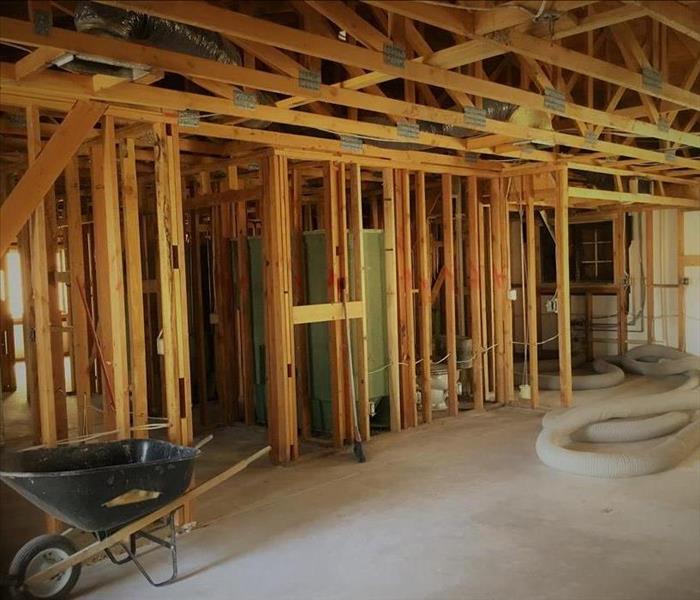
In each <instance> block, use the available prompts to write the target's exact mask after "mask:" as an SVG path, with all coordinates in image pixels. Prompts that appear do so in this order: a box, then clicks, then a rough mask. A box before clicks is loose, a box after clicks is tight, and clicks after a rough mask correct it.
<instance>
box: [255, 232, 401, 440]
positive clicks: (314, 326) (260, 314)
mask: <svg viewBox="0 0 700 600" xmlns="http://www.w3.org/2000/svg"><path fill="white" fill-rule="evenodd" d="M363 239H364V246H365V294H366V303H367V364H368V371H369V372H370V373H372V374H371V375H370V376H369V397H370V399H372V400H374V401H375V404H376V405H377V416H376V417H375V418H374V419H373V421H372V422H373V424H374V425H377V426H380V427H388V411H387V408H388V402H386V401H380V399H382V398H385V397H386V396H387V395H388V394H389V381H388V370H387V369H386V368H385V367H386V365H387V364H388V362H389V357H388V353H387V344H386V339H387V335H386V296H385V291H386V285H385V274H384V232H383V231H382V230H376V229H365V230H363ZM248 248H249V254H250V295H251V311H252V319H253V347H254V352H255V357H254V358H255V417H256V421H257V422H258V423H262V424H264V423H265V422H266V418H267V411H266V399H265V377H266V374H265V316H264V296H263V273H262V265H263V258H262V243H261V240H260V238H249V239H248ZM350 249H351V250H352V237H351V236H350ZM350 256H351V257H352V252H351V254H350ZM304 264H305V269H306V273H305V275H306V283H307V302H308V304H322V303H325V302H328V293H327V289H326V285H327V279H326V278H327V268H326V265H327V262H326V239H325V233H324V232H323V231H310V232H306V233H304ZM351 268H352V261H351ZM307 331H308V339H309V344H308V352H309V361H308V365H309V391H310V395H311V422H312V429H313V431H314V432H316V433H329V432H330V430H331V424H332V414H331V410H332V408H331V407H332V403H331V384H330V369H329V347H328V323H311V324H309V325H307ZM353 354H354V352H353ZM373 371H374V372H373Z"/></svg>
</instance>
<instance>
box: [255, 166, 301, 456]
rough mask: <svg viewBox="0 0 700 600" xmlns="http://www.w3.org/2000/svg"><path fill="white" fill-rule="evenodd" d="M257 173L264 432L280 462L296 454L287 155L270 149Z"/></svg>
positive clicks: (297, 449)
mask: <svg viewBox="0 0 700 600" xmlns="http://www.w3.org/2000/svg"><path fill="white" fill-rule="evenodd" d="M262 176H263V185H264V186H265V198H266V201H265V202H263V203H262V211H263V212H262V218H263V230H262V232H263V257H264V266H263V275H264V288H265V356H266V361H265V366H266V370H267V402H268V411H267V414H268V436H269V439H270V445H271V446H272V453H271V454H272V459H273V460H274V461H275V462H279V463H285V462H289V461H290V460H293V459H295V458H296V457H297V455H298V453H299V447H298V437H297V419H296V381H295V380H296V374H295V363H294V342H293V338H294V328H293V324H292V314H291V313H292V280H291V265H292V253H291V231H290V223H291V215H290V212H289V209H290V203H289V184H288V176H287V159H286V157H284V156H281V155H279V154H276V153H274V152H270V153H269V154H268V156H267V157H266V158H265V160H264V161H263V163H262Z"/></svg>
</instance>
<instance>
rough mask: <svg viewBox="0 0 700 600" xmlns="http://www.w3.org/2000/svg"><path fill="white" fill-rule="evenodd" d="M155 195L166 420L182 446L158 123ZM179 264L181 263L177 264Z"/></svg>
mask: <svg viewBox="0 0 700 600" xmlns="http://www.w3.org/2000/svg"><path fill="white" fill-rule="evenodd" d="M153 131H154V134H155V138H156V139H155V149H156V153H155V156H156V160H155V192H156V232H157V236H158V238H157V245H158V259H157V261H158V262H157V271H156V272H157V278H158V285H159V289H160V312H161V323H162V340H163V344H162V348H163V362H162V365H163V388H164V391H165V405H166V415H165V416H166V417H167V419H168V441H170V442H172V443H174V444H182V442H183V440H182V429H181V427H180V418H181V415H182V413H183V412H184V411H183V409H184V407H181V405H180V392H181V389H180V385H179V378H178V372H177V354H176V352H177V350H176V343H177V325H176V323H175V318H176V317H175V310H176V309H175V298H174V290H175V273H174V270H175V267H176V266H179V258H176V257H178V254H177V253H174V252H173V247H174V246H175V244H176V243H177V237H176V232H175V231H174V230H173V229H172V228H171V227H170V226H169V223H170V215H171V212H172V210H171V206H170V204H171V202H172V196H173V193H172V190H171V188H170V184H171V181H170V177H169V173H168V162H169V157H168V143H167V133H166V126H165V125H164V124H155V125H154V126H153ZM176 260H177V261H178V262H177V263H176V262H175V261H176Z"/></svg>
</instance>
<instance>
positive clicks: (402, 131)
mask: <svg viewBox="0 0 700 600" xmlns="http://www.w3.org/2000/svg"><path fill="white" fill-rule="evenodd" d="M396 133H397V134H398V135H399V137H404V138H411V139H414V140H415V139H417V138H418V135H419V134H420V126H419V125H418V123H408V122H406V123H398V124H397V125H396Z"/></svg>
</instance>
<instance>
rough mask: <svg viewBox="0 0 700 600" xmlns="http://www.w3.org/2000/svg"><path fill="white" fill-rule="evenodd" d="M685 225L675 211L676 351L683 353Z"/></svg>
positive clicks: (681, 216) (681, 214) (678, 213)
mask: <svg viewBox="0 0 700 600" xmlns="http://www.w3.org/2000/svg"><path fill="white" fill-rule="evenodd" d="M684 255H685V225H684V219H683V210H681V209H678V210H677V211H676V265H677V273H678V349H679V350H680V351H682V352H685V318H686V317H685V284H684V283H683V279H684V277H685V269H684V266H685V265H684V263H683V256H684Z"/></svg>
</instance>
